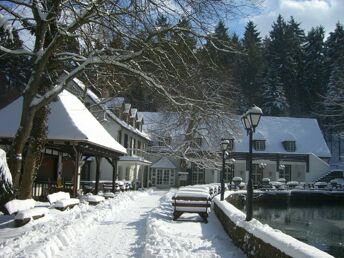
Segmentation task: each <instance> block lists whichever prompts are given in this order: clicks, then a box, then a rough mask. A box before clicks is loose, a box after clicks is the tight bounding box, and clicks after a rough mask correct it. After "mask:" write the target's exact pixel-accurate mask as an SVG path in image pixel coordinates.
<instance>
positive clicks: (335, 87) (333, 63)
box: [324, 23, 344, 131]
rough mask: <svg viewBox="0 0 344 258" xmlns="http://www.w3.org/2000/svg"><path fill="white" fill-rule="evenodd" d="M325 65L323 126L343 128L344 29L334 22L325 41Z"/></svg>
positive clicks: (338, 129) (337, 129)
mask: <svg viewBox="0 0 344 258" xmlns="http://www.w3.org/2000/svg"><path fill="white" fill-rule="evenodd" d="M326 46H327V51H326V66H327V69H328V70H327V74H328V76H329V79H328V84H327V89H326V96H325V99H324V108H325V119H324V120H325V121H324V123H325V126H326V127H327V129H334V130H336V131H342V130H343V129H344V124H343V123H344V119H343V116H344V113H343V105H344V29H343V25H342V24H340V23H337V24H336V29H335V30H334V32H331V33H330V36H329V38H328V39H327V41H326Z"/></svg>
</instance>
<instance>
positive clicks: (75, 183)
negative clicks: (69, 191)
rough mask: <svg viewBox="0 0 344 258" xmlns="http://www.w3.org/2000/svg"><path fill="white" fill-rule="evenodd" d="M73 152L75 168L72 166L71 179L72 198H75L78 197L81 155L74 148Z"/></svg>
mask: <svg viewBox="0 0 344 258" xmlns="http://www.w3.org/2000/svg"><path fill="white" fill-rule="evenodd" d="M74 152H75V161H74V162H75V166H74V177H73V196H74V197H76V196H77V195H78V190H79V186H80V160H81V157H82V154H81V153H80V152H79V150H78V149H77V148H74Z"/></svg>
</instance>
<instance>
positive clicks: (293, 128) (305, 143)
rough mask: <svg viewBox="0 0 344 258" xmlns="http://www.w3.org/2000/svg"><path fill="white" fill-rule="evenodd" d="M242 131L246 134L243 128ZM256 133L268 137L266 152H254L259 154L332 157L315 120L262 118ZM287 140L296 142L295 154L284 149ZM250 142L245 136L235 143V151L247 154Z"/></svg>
mask: <svg viewBox="0 0 344 258" xmlns="http://www.w3.org/2000/svg"><path fill="white" fill-rule="evenodd" d="M242 130H243V133H244V132H245V131H244V128H243V127H242ZM256 133H261V134H262V135H264V136H265V137H266V145H265V150H263V151H254V152H257V153H286V154H310V153H313V154H315V155H317V156H318V157H331V153H330V150H329V148H328V146H327V144H326V142H325V139H324V137H323V135H322V132H321V130H320V127H319V124H318V121H317V120H316V119H313V118H294V117H272V116H262V117H261V120H260V122H259V125H258V127H257V128H256ZM286 140H289V141H291V140H293V141H295V142H296V151H295V152H287V151H286V150H285V149H284V147H283V141H286ZM248 142H249V139H248V136H246V134H243V138H241V139H240V140H238V141H237V140H236V141H235V143H234V151H235V152H247V151H248Z"/></svg>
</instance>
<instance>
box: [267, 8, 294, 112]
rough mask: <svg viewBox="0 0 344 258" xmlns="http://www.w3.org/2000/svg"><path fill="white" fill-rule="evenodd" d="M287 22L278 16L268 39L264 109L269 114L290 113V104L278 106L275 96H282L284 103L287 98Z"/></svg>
mask: <svg viewBox="0 0 344 258" xmlns="http://www.w3.org/2000/svg"><path fill="white" fill-rule="evenodd" d="M286 31H287V24H286V22H285V21H284V19H283V18H282V16H281V15H279V16H278V17H277V20H276V22H274V23H273V25H272V30H271V32H270V38H269V40H266V41H265V43H266V50H265V54H266V56H265V58H266V62H267V65H266V71H265V78H264V90H263V99H264V101H265V103H264V104H263V109H264V112H266V114H269V115H282V113H289V112H288V111H289V110H286V109H288V108H289V106H288V105H283V107H281V108H280V106H279V105H278V106H276V105H275V102H274V99H273V98H274V97H276V96H282V97H281V99H282V103H284V99H285V84H284V80H283V78H284V77H283V75H284V74H285V72H286V71H285V66H284V64H286V63H287V61H286V60H287V53H286V50H287V39H286Z"/></svg>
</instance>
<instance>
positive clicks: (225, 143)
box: [220, 139, 229, 201]
mask: <svg viewBox="0 0 344 258" xmlns="http://www.w3.org/2000/svg"><path fill="white" fill-rule="evenodd" d="M228 145H229V140H228V139H222V140H221V150H222V171H221V177H220V179H221V201H223V199H224V195H225V160H226V151H227V148H228Z"/></svg>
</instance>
